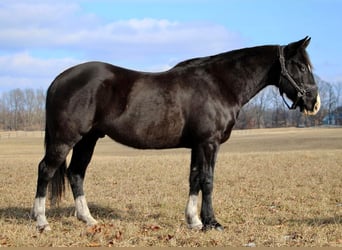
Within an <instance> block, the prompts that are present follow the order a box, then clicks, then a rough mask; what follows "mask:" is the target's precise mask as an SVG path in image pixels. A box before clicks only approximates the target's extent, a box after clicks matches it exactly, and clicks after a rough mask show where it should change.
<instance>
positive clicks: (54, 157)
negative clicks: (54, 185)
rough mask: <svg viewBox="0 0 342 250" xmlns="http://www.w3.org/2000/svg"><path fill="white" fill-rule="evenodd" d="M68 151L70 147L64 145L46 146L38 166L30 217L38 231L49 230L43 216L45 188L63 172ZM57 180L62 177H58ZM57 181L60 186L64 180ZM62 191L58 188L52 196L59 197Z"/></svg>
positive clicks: (61, 188)
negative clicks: (34, 221)
mask: <svg viewBox="0 0 342 250" xmlns="http://www.w3.org/2000/svg"><path fill="white" fill-rule="evenodd" d="M70 150H71V147H70V146H68V145H66V144H55V145H47V150H46V153H45V156H44V158H43V160H42V161H41V162H40V163H39V165H38V180H37V191H36V196H35V200H34V204H33V208H32V211H31V217H32V218H33V219H35V220H36V221H37V229H38V230H39V231H44V230H51V228H50V226H49V223H48V222H47V219H46V215H45V206H46V204H45V203H46V193H47V187H48V184H49V182H50V181H51V180H52V179H55V178H56V176H59V175H60V174H63V172H65V169H66V163H65V160H66V157H67V155H68V153H69V151H70ZM59 178H64V177H63V176H59ZM59 181H60V184H61V185H63V184H64V180H62V179H60V180H59ZM63 190H64V188H63V187H59V189H58V191H57V192H55V193H54V194H57V193H58V194H60V195H61V193H62V192H63Z"/></svg>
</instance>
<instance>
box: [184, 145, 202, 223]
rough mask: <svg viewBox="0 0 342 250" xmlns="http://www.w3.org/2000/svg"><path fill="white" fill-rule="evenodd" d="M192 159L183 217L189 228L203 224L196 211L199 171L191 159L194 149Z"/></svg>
mask: <svg viewBox="0 0 342 250" xmlns="http://www.w3.org/2000/svg"><path fill="white" fill-rule="evenodd" d="M191 154H192V160H191V165H190V177H189V183H190V192H189V199H188V202H187V205H186V208H185V219H186V222H187V225H188V228H190V229H202V227H203V224H202V221H201V220H200V218H199V217H198V212H197V202H198V193H199V190H200V183H199V180H200V171H199V167H198V166H196V163H195V160H194V159H193V158H194V157H193V155H194V151H192V153H191Z"/></svg>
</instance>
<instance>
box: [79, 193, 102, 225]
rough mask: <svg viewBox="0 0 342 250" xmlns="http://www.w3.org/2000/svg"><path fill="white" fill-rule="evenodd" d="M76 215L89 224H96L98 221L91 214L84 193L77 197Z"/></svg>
mask: <svg viewBox="0 0 342 250" xmlns="http://www.w3.org/2000/svg"><path fill="white" fill-rule="evenodd" d="M75 206H76V216H77V218H78V219H79V220H82V221H84V222H86V223H87V225H95V224H96V223H97V221H96V220H95V219H94V218H93V217H92V216H91V214H90V211H89V208H88V205H87V201H86V198H85V196H84V195H81V196H78V197H77V198H76V199H75Z"/></svg>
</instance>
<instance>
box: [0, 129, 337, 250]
mask: <svg viewBox="0 0 342 250" xmlns="http://www.w3.org/2000/svg"><path fill="white" fill-rule="evenodd" d="M189 153H190V151H189V150H185V149H178V150H163V151H139V150H133V149H129V148H126V147H123V146H121V145H118V144H116V143H114V142H112V141H110V140H109V139H107V138H105V139H103V140H101V141H100V142H99V143H98V146H97V148H96V152H95V155H94V158H93V161H92V162H91V164H90V166H89V170H88V172H87V178H86V182H85V190H86V195H87V199H88V201H89V206H90V210H91V211H92V214H93V216H94V217H95V218H96V219H97V220H98V221H99V225H98V226H96V227H91V228H87V227H86V226H85V225H84V224H83V223H82V222H79V221H78V220H77V219H76V218H75V217H74V216H73V212H74V204H73V199H72V196H71V192H70V190H68V191H67V195H66V197H65V199H64V200H63V202H62V204H61V206H60V207H59V208H48V210H47V215H48V220H49V222H50V224H51V227H52V229H53V231H52V232H49V233H45V232H44V233H39V232H37V231H36V230H35V222H34V221H31V220H30V218H29V212H30V209H31V205H32V202H33V197H34V193H35V188H36V178H37V164H38V162H39V160H40V159H41V158H42V156H43V138H42V136H41V134H40V133H38V134H37V133H34V134H30V133H23V134H19V135H18V134H16V135H12V136H8V134H4V133H1V138H0V173H1V175H0V183H1V185H0V246H273V247H275V246H340V247H341V246H342V195H341V193H342V129H323V128H320V129H295V128H293V129H270V130H246V131H234V132H233V134H232V137H231V139H230V140H229V141H228V142H227V143H226V144H224V145H222V147H221V151H220V154H219V157H218V162H217V167H216V173H215V190H214V207H215V211H216V216H217V218H218V220H219V221H220V222H221V223H222V224H223V225H224V226H225V231H224V232H223V233H221V232H216V231H210V232H207V233H203V232H197V231H191V230H188V229H187V227H186V225H185V221H184V208H185V203H186V201H187V194H188V172H189V163H190V162H189V157H190V155H189Z"/></svg>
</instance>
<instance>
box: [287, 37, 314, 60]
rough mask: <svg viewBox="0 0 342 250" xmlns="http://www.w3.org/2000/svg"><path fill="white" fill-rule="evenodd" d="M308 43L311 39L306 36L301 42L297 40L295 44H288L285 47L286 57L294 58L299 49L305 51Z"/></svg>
mask: <svg viewBox="0 0 342 250" xmlns="http://www.w3.org/2000/svg"><path fill="white" fill-rule="evenodd" d="M310 41H311V38H310V37H308V36H306V37H305V38H304V39H302V40H299V41H297V42H294V43H290V44H288V45H287V46H286V47H287V55H288V57H292V56H294V55H295V54H297V52H298V51H299V50H300V49H306V47H308V45H309V43H310Z"/></svg>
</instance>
